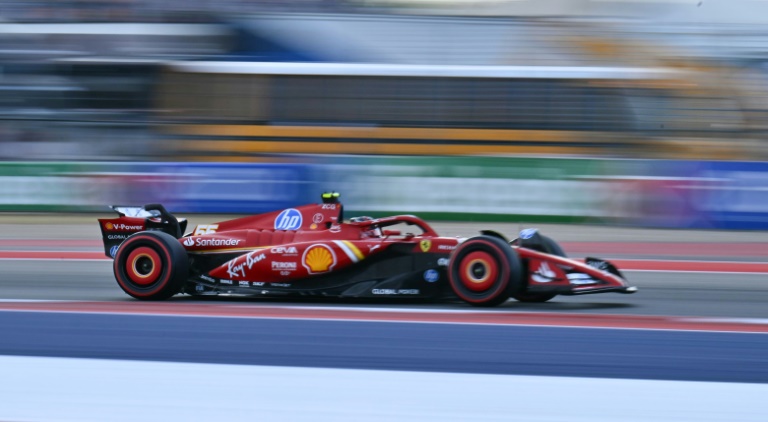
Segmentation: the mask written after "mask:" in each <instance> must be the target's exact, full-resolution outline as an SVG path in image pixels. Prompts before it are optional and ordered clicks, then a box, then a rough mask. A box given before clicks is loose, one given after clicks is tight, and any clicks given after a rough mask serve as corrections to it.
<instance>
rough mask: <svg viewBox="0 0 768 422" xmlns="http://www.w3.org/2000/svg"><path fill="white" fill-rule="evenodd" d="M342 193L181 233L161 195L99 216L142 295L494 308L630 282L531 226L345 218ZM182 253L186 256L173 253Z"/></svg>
mask: <svg viewBox="0 0 768 422" xmlns="http://www.w3.org/2000/svg"><path fill="white" fill-rule="evenodd" d="M336 198H337V196H334V197H327V198H325V199H324V201H323V203H320V204H309V205H303V206H298V207H296V208H288V209H284V210H276V211H274V212H269V213H264V214H258V215H254V216H248V217H243V218H238V219H233V220H227V221H221V222H217V223H213V224H206V225H198V226H197V227H195V228H194V229H193V230H191V231H189V232H188V233H186V234H182V233H183V232H184V231H185V228H186V221H185V220H183V219H181V220H180V219H177V218H176V217H174V216H173V215H171V214H170V213H168V212H167V211H166V210H165V209H164V208H162V206H159V205H148V206H144V207H113V208H114V209H115V210H116V211H117V212H118V214H119V217H118V218H114V219H100V220H99V223H100V226H101V231H102V236H103V239H104V251H105V254H107V256H110V257H113V258H115V276H116V278H117V281H118V284H120V287H121V288H123V290H124V291H126V293H128V294H129V295H131V296H134V297H137V298H141V299H163V298H166V297H170V296H172V295H173V294H176V293H187V294H191V295H220V294H229V295H249V296H311V297H336V298H382V297H399V298H420V299H436V300H444V299H456V298H460V299H462V300H464V301H466V302H468V303H470V304H473V305H485V306H488V305H494V304H498V303H501V302H503V301H505V300H506V299H507V298H509V297H510V296H512V297H515V298H518V299H519V300H526V298H527V299H529V300H527V301H543V300H532V298H545V300H548V299H549V298H551V297H553V296H554V295H557V294H564V295H573V294H584V293H598V292H607V291H613V292H621V293H632V292H634V290H635V289H634V288H633V287H630V286H629V285H628V284H627V282H626V281H625V279H624V277H623V276H622V275H621V273H620V272H619V271H618V270H617V269H616V268H615V267H613V266H612V265H610V263H607V262H605V261H602V260H597V259H592V260H591V261H590V260H589V259H588V260H587V261H576V260H571V259H568V258H566V257H564V253H558V251H554V252H553V251H552V250H547V247H549V248H550V249H552V244H553V241H551V239H549V238H546V237H544V236H542V235H540V234H538V233H537V232H536V231H524V232H523V235H521V237H519V238H518V239H515V240H514V241H512V242H508V241H507V240H506V239H504V237H503V236H502V235H501V234H498V233H495V232H491V231H485V232H483V233H482V234H481V235H480V236H477V237H473V238H470V239H465V238H458V237H444V236H440V235H438V234H437V233H436V232H435V230H434V229H433V228H432V227H431V226H430V225H429V224H427V223H426V222H425V221H423V220H422V219H420V218H418V217H416V216H412V215H397V216H391V217H385V218H378V219H373V218H369V217H357V218H352V219H349V220H343V219H342V217H343V212H342V211H343V207H342V204H341V203H339V202H338V200H337V199H336ZM395 229H398V230H395ZM542 239H543V240H542ZM542 245H543V246H542ZM558 248H559V247H558ZM179 255H182V256H185V257H186V259H185V260H184V261H185V262H181V263H180V262H178V261H179V259H178V258H174V256H179ZM542 293H543V295H542ZM548 296H549V297H548Z"/></svg>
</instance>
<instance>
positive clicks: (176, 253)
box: [112, 231, 189, 300]
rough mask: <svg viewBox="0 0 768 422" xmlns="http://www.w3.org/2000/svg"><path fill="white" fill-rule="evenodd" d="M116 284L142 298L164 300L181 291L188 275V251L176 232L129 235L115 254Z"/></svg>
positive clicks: (130, 293) (146, 232) (148, 232)
mask: <svg viewBox="0 0 768 422" xmlns="http://www.w3.org/2000/svg"><path fill="white" fill-rule="evenodd" d="M112 268H113V270H114V273H115V279H116V280H117V284H118V285H119V286H120V288H121V289H123V291H124V292H126V293H128V294H129V295H131V296H133V297H135V298H137V299H143V300H163V299H168V298H169V297H171V296H173V295H175V294H176V293H179V292H180V291H181V288H182V286H183V285H184V282H185V281H186V280H187V277H188V275H189V261H188V259H187V252H186V251H185V250H184V247H182V246H181V244H179V242H178V240H176V239H175V238H174V237H173V236H171V235H169V234H166V233H163V232H159V231H145V232H139V233H136V234H134V235H133V236H131V237H129V238H127V239H126V240H125V241H123V243H121V244H120V247H119V248H118V249H117V253H116V254H115V262H114V264H113V267H112Z"/></svg>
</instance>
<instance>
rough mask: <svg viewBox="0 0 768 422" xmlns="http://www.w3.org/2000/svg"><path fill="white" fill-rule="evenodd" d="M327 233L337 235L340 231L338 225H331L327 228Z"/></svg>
mask: <svg viewBox="0 0 768 422" xmlns="http://www.w3.org/2000/svg"><path fill="white" fill-rule="evenodd" d="M328 231H329V232H331V233H338V232H340V231H341V226H340V225H338V224H332V225H331V227H329V228H328Z"/></svg>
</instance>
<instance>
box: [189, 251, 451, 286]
mask: <svg viewBox="0 0 768 422" xmlns="http://www.w3.org/2000/svg"><path fill="white" fill-rule="evenodd" d="M239 255H242V252H240V253H234V254H208V255H202V254H199V255H198V254H192V255H190V264H191V265H190V267H191V271H190V272H191V274H190V278H189V281H188V282H187V284H186V285H185V287H184V290H183V291H184V293H187V294H191V295H218V294H233V295H247V296H303V297H338V298H378V299H380V298H383V297H396V298H399V299H404V298H414V299H424V298H433V299H442V298H452V297H454V294H453V292H452V291H451V288H450V286H449V285H448V278H447V277H448V275H447V271H446V264H447V262H448V254H447V253H414V252H413V245H412V244H397V245H392V246H390V247H389V248H387V249H386V250H384V251H382V252H380V253H378V254H376V255H373V256H371V257H368V258H366V259H364V260H362V261H360V262H358V263H356V264H353V265H351V266H349V267H347V268H344V269H342V270H339V271H333V272H330V273H326V274H320V275H316V276H311V277H306V278H302V279H298V280H291V281H286V282H271V283H270V282H260V281H258V280H251V281H243V282H239V281H231V280H221V279H214V278H212V277H208V276H206V275H205V273H206V272H207V271H210V270H211V269H212V268H216V267H218V266H220V265H223V264H225V263H226V262H227V261H229V260H231V259H234V258H236V257H237V256H239ZM441 259H442V262H438V261H440V260H441ZM440 264H442V265H440ZM435 275H436V277H435ZM428 280H431V281H428ZM230 283H231V284H230Z"/></svg>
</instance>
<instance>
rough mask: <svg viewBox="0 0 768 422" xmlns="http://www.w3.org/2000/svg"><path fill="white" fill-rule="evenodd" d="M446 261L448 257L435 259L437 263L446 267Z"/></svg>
mask: <svg viewBox="0 0 768 422" xmlns="http://www.w3.org/2000/svg"><path fill="white" fill-rule="evenodd" d="M448 262H449V260H448V258H440V259H438V260H437V265H439V266H441V267H447V266H448Z"/></svg>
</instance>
